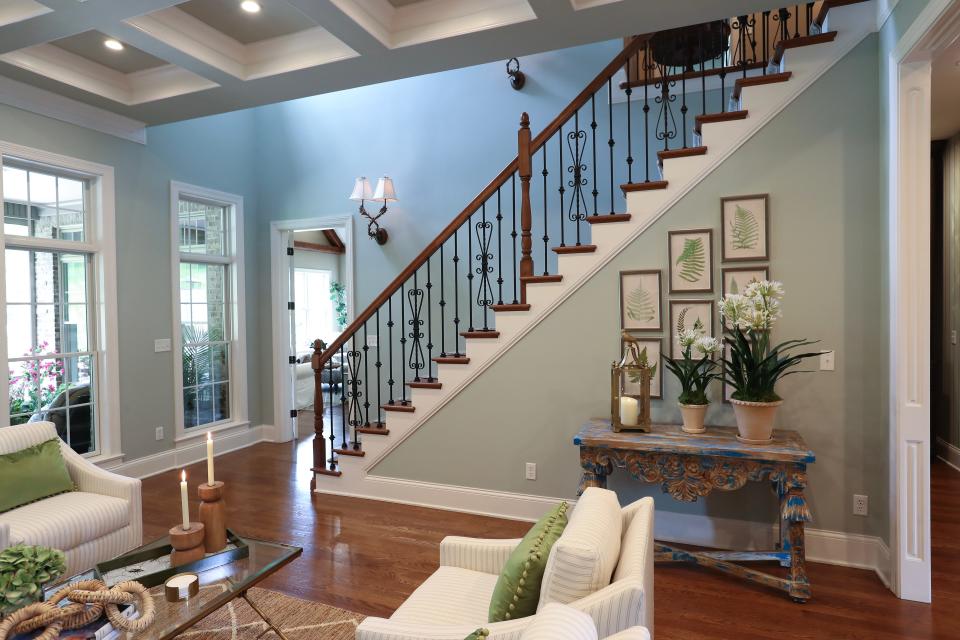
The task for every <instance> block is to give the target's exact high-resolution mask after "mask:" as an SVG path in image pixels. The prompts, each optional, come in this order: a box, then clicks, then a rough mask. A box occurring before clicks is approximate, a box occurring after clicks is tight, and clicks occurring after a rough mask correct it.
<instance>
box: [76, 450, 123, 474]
mask: <svg viewBox="0 0 960 640" xmlns="http://www.w3.org/2000/svg"><path fill="white" fill-rule="evenodd" d="M84 460H86V461H87V462H89V463H91V464H95V465H97V466H98V467H100V468H101V469H106V470H109V469H110V468H111V467H115V466H117V464H119V463H120V462H122V461H123V454H122V453H101V454H100V455H98V456H93V457H91V458H84Z"/></svg>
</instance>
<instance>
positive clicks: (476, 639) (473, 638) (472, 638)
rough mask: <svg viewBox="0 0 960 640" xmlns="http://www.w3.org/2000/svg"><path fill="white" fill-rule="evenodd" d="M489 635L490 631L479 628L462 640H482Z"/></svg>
mask: <svg viewBox="0 0 960 640" xmlns="http://www.w3.org/2000/svg"><path fill="white" fill-rule="evenodd" d="M489 635H490V629H484V628H480V629H477V630H476V631H474V632H473V633H471V634H470V635H468V636H467V637H466V638H464V639H463V640H483V639H484V638H486V637H488V636H489Z"/></svg>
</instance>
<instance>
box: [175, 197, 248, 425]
mask: <svg viewBox="0 0 960 640" xmlns="http://www.w3.org/2000/svg"><path fill="white" fill-rule="evenodd" d="M181 198H186V199H189V200H199V201H200V202H206V203H209V204H212V205H215V206H220V207H226V209H227V215H228V216H229V223H228V225H227V239H228V244H229V246H230V248H231V250H232V251H231V252H230V255H227V256H207V255H200V254H195V253H182V254H181V253H180V225H179V218H180V200H181ZM243 241H244V234H243V196H239V195H236V194H232V193H225V192H223V191H216V190H214V189H207V188H205V187H198V186H196V185H192V184H187V183H184V182H175V181H171V182H170V247H171V252H170V255H171V256H172V259H171V261H170V262H171V282H172V287H173V340H172V342H173V349H172V353H173V356H174V362H173V377H174V386H175V389H174V407H175V409H174V410H175V413H176V415H175V416H174V420H175V423H176V435H175V438H174V439H175V440H176V441H177V442H181V441H184V440H192V439H194V438H200V437H206V434H207V432H208V431H209V432H212V433H216V432H218V431H224V430H236V429H239V428H245V427H249V426H250V419H249V408H248V404H249V403H248V400H247V350H246V343H247V331H246V318H245V309H246V305H245V297H244V290H245V287H244V282H245V274H244V262H245V261H244V257H243V256H244V253H243ZM182 260H184V261H188V262H198V263H203V262H206V263H208V264H223V265H226V266H227V267H228V278H227V279H228V281H229V287H230V289H229V298H230V299H229V300H228V302H227V304H228V307H229V308H228V313H227V317H228V320H229V324H230V326H229V329H230V336H231V337H230V341H229V342H230V356H231V357H230V378H229V379H230V418H229V419H228V420H225V421H222V422H216V423H212V424H211V425H204V426H197V427H193V428H191V429H190V430H187V429H186V427H185V426H184V422H183V367H182V366H181V358H182V357H183V356H182V353H183V336H182V332H181V330H180V263H181V261H182Z"/></svg>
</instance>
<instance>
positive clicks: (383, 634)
mask: <svg viewBox="0 0 960 640" xmlns="http://www.w3.org/2000/svg"><path fill="white" fill-rule="evenodd" d="M533 619H534V618H533V616H530V617H528V618H521V619H520V620H508V621H506V622H491V623H486V622H479V623H477V624H475V625H464V624H444V625H431V624H424V623H420V622H398V621H395V620H388V619H386V618H367V619H365V620H364V621H363V622H361V623H360V626H358V627H357V633H356V636H355V640H463V639H464V638H466V637H467V636H468V635H470V634H471V633H473V632H474V631H476V630H477V628H478V627H483V628H485V629H488V630H489V631H490V636H489V637H488V639H487V640H520V636H521V635H522V634H523V630H524V629H526V628H527V627H528V626H530V624H532V623H533Z"/></svg>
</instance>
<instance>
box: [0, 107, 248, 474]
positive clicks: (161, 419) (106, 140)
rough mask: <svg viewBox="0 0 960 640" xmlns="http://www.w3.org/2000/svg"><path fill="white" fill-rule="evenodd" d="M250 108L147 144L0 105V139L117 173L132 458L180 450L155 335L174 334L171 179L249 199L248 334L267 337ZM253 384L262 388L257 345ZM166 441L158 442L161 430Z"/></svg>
mask: <svg viewBox="0 0 960 640" xmlns="http://www.w3.org/2000/svg"><path fill="white" fill-rule="evenodd" d="M253 139H254V134H253V125H252V114H251V113H250V112H237V113H232V114H226V115H222V116H215V117H210V118H202V119H199V120H192V121H189V122H184V123H179V124H176V125H167V126H163V127H156V128H153V129H151V130H150V131H149V144H148V145H146V146H145V145H141V144H137V143H134V142H129V141H125V140H121V139H119V138H116V137H114V136H109V135H106V134H102V133H98V132H96V131H92V130H90V129H85V128H82V127H78V126H75V125H72V124H68V123H65V122H61V121H59V120H53V119H51V118H47V117H44V116H40V115H37V114H34V113H30V112H27V111H22V110H20V109H15V108H13V107H8V106H5V105H0V140H5V141H8V142H13V143H17V144H21V145H24V146H28V147H32V148H36V149H43V150H46V151H50V152H54V153H59V154H63V155H67V156H71V157H75V158H80V159H83V160H88V161H91V162H97V163H100V164H105V165H109V166H111V167H113V168H114V171H115V183H116V235H117V292H116V295H117V299H118V301H119V328H118V334H119V347H120V350H119V354H120V419H121V427H122V433H121V440H122V448H123V453H124V454H125V456H126V459H127V460H131V459H134V458H140V457H143V456H146V455H149V454H152V453H157V452H160V451H166V450H168V449H171V448H173V442H174V440H173V439H174V426H173V425H174V404H173V402H174V395H173V394H174V380H173V372H174V369H173V367H174V366H175V363H177V362H179V358H176V357H175V356H174V354H172V353H154V352H153V341H154V339H155V338H170V337H171V336H172V332H173V326H172V323H173V311H172V309H173V307H172V304H173V284H172V281H171V262H170V260H171V255H170V254H171V251H170V181H171V180H179V181H184V182H189V183H192V184H196V185H200V186H203V187H208V188H211V189H218V190H222V191H227V192H230V193H236V194H239V195H242V196H243V197H244V201H245V204H246V218H247V229H248V233H247V235H246V242H245V247H246V256H247V265H246V276H247V282H246V285H245V289H246V291H247V298H246V303H247V309H246V310H247V314H246V320H247V335H248V336H256V335H258V334H259V330H258V322H259V316H258V313H257V307H258V301H257V297H256V294H257V287H256V282H257V273H258V271H259V270H260V269H259V265H258V264H257V260H258V252H257V250H256V247H257V244H258V243H259V242H260V240H259V239H258V238H257V236H256V234H255V233H253V230H254V229H256V225H255V221H256V210H255V208H254V205H255V203H256V189H255V186H254V185H255V184H256V183H255V181H254V172H253V163H252V162H250V161H249V159H250V158H251V157H253V154H254V145H253ZM251 351H253V353H251V354H250V359H249V360H248V384H249V388H250V389H259V388H260V386H261V384H262V378H261V376H260V369H261V367H260V365H259V363H258V362H257V359H256V352H255V350H251ZM249 402H250V404H249V409H250V420H251V422H252V423H253V424H260V423H261V422H262V420H261V416H260V398H259V394H257V393H251V394H250V400H249ZM161 425H162V426H163V427H164V436H165V437H164V440H162V441H157V440H155V439H154V431H155V429H156V427H158V426H161Z"/></svg>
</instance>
